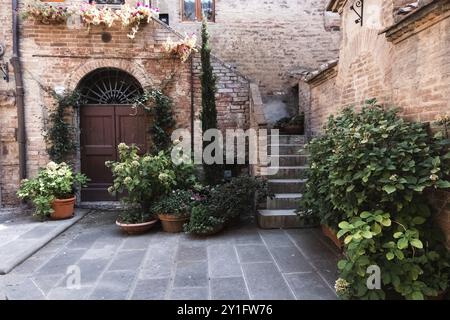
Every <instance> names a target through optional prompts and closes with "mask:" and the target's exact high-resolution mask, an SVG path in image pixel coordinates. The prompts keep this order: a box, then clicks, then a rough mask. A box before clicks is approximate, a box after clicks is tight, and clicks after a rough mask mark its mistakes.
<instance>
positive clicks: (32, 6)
mask: <svg viewBox="0 0 450 320" xmlns="http://www.w3.org/2000/svg"><path fill="white" fill-rule="evenodd" d="M73 14H74V10H73V9H71V8H68V7H62V6H60V5H58V6H56V5H51V4H48V3H42V2H38V1H33V2H29V3H28V4H27V5H26V6H25V8H24V10H23V12H22V18H23V19H28V18H32V19H33V20H35V21H38V22H39V23H42V24H63V23H66V22H67V19H68V18H69V17H70V16H71V15H73Z"/></svg>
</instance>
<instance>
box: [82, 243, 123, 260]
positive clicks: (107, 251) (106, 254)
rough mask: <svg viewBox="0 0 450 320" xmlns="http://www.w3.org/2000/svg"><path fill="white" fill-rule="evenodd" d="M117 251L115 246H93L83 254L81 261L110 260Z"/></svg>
mask: <svg viewBox="0 0 450 320" xmlns="http://www.w3.org/2000/svg"><path fill="white" fill-rule="evenodd" d="M117 249H118V245H117V244H108V245H102V246H97V245H93V246H92V247H91V248H89V249H88V250H86V251H85V252H84V254H83V256H82V259H85V260H88V259H94V260H95V259H112V258H113V256H114V254H115V253H116V251H117Z"/></svg>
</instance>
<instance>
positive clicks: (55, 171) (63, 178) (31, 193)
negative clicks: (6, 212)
mask: <svg viewBox="0 0 450 320" xmlns="http://www.w3.org/2000/svg"><path fill="white" fill-rule="evenodd" d="M87 181H88V178H87V177H86V176H85V175H83V174H80V173H77V174H75V173H74V172H73V170H72V168H71V167H70V166H69V165H67V164H66V163H65V162H62V163H60V164H57V163H54V162H49V163H48V164H47V166H46V167H45V168H41V169H40V170H39V172H38V174H37V176H36V177H35V178H32V179H24V180H22V182H21V184H20V188H19V190H18V191H17V196H18V197H19V198H21V199H30V200H31V201H32V202H33V204H34V205H35V207H36V211H35V215H36V216H38V217H40V218H45V217H47V216H49V215H50V214H51V213H52V212H53V209H52V206H51V205H52V201H53V200H54V199H68V198H71V197H73V195H74V193H75V192H76V188H77V187H80V186H84V185H86V183H87Z"/></svg>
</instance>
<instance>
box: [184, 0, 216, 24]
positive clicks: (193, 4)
mask: <svg viewBox="0 0 450 320" xmlns="http://www.w3.org/2000/svg"><path fill="white" fill-rule="evenodd" d="M214 2H215V1H214V0H182V15H183V21H202V19H203V15H205V16H206V17H207V19H208V21H214V19H215V7H214V5H215V3H214Z"/></svg>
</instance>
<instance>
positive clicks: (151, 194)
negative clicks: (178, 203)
mask: <svg viewBox="0 0 450 320" xmlns="http://www.w3.org/2000/svg"><path fill="white" fill-rule="evenodd" d="M118 149H119V161H117V162H114V161H107V162H106V166H107V167H109V168H111V171H112V174H113V177H114V182H113V185H112V186H111V187H109V188H108V191H109V192H110V193H111V194H113V195H115V194H116V193H123V192H126V194H127V196H126V197H124V198H122V199H123V201H124V202H126V203H127V204H129V205H130V206H132V207H134V206H136V205H138V206H140V207H141V209H142V211H143V212H148V211H149V208H150V204H151V203H152V201H153V200H154V199H156V198H158V197H159V196H161V195H164V194H167V193H168V192H169V191H170V189H171V187H172V186H174V185H175V183H176V177H175V172H174V171H173V168H172V167H173V166H172V161H171V159H170V156H169V155H167V154H166V153H164V152H160V153H158V154H157V155H154V156H151V155H148V154H145V155H142V156H140V155H139V154H138V152H139V149H138V147H136V146H135V145H132V146H127V145H126V144H125V143H120V144H119V146H118Z"/></svg>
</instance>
